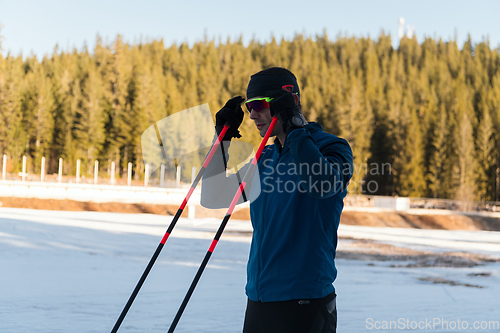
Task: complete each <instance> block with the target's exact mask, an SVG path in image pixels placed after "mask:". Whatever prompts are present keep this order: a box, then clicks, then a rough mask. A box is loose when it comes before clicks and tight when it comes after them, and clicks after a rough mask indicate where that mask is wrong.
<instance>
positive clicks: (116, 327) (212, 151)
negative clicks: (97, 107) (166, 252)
mask: <svg viewBox="0 0 500 333" xmlns="http://www.w3.org/2000/svg"><path fill="white" fill-rule="evenodd" d="M228 128H229V126H228V125H224V127H223V129H222V131H221V133H220V134H219V137H218V138H217V140H216V141H215V143H214V144H213V146H212V148H211V149H210V152H209V154H208V155H207V157H206V159H205V162H204V163H203V165H202V167H201V168H200V171H199V172H198V175H196V178H195V180H194V181H193V183H192V184H191V188H190V189H189V191H188V193H187V195H186V197H185V198H184V200H183V201H182V204H181V205H180V206H179V209H178V210H177V213H176V214H175V216H174V218H173V220H172V222H170V225H169V226H168V229H167V231H166V232H165V235H164V236H163V238H162V240H161V241H160V244H158V247H157V248H156V251H155V253H154V254H153V256H152V257H151V260H149V263H148V265H147V267H146V269H145V270H144V273H142V276H141V278H140V279H139V282H137V285H136V286H135V289H134V291H133V292H132V295H130V298H129V299H128V301H127V304H125V307H124V308H123V310H122V312H121V314H120V317H118V320H117V321H116V323H115V326H114V327H113V329H112V330H111V333H116V332H117V331H118V329H119V328H120V325H121V323H122V321H123V319H124V318H125V316H126V315H127V312H128V310H129V309H130V306H132V303H133V302H134V300H135V297H136V296H137V294H138V293H139V290H140V289H141V287H142V285H143V284H144V281H145V280H146V278H147V276H148V274H149V271H151V268H152V267H153V265H154V263H155V261H156V259H157V258H158V256H159V254H160V252H161V250H162V249H163V246H164V245H165V243H166V242H167V239H168V237H169V236H170V233H171V232H172V230H173V229H174V227H175V224H176V223H177V221H178V220H179V217H180V216H181V214H182V212H183V211H184V208H185V207H186V204H187V202H188V201H189V198H190V197H191V194H193V191H194V189H195V188H196V185H198V183H199V182H200V179H201V177H202V176H203V173H204V172H205V170H206V169H207V166H208V163H210V160H211V159H212V157H213V155H214V153H215V151H216V150H217V148H218V147H219V145H220V143H221V141H222V138H224V135H225V134H226V132H227V130H228ZM159 140H160V139H159ZM160 146H162V143H161V141H160ZM162 148H163V146H162ZM162 152H163V150H162ZM164 157H165V156H164Z"/></svg>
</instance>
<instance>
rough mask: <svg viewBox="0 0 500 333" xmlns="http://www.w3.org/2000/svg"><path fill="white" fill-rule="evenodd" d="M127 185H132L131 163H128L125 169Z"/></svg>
mask: <svg viewBox="0 0 500 333" xmlns="http://www.w3.org/2000/svg"><path fill="white" fill-rule="evenodd" d="M127 185H128V186H130V185H132V162H128V167H127Z"/></svg>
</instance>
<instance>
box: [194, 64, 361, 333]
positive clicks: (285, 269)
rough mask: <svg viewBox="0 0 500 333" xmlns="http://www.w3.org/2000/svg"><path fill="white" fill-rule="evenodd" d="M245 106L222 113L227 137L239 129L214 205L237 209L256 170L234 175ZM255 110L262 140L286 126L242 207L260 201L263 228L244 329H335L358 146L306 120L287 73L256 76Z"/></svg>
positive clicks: (218, 171) (251, 107) (217, 167)
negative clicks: (342, 235)
mask: <svg viewBox="0 0 500 333" xmlns="http://www.w3.org/2000/svg"><path fill="white" fill-rule="evenodd" d="M242 102H243V99H242V98H241V97H239V96H238V97H235V98H233V99H231V100H229V101H228V102H227V103H226V105H225V106H224V107H223V108H222V109H221V110H220V111H219V112H218V113H217V114H216V130H217V132H218V133H220V131H221V130H222V128H223V126H224V125H225V124H229V125H230V126H231V127H230V129H229V130H228V132H227V133H226V135H225V137H224V140H225V142H224V143H223V145H222V148H220V149H219V152H218V155H216V156H215V158H214V159H215V161H213V162H212V163H211V164H210V165H209V167H208V169H207V171H206V173H205V176H204V179H203V186H202V204H203V205H204V206H208V207H213V208H220V207H227V206H228V205H229V203H230V201H231V199H232V197H233V196H234V194H235V193H236V188H237V186H238V183H239V182H240V181H241V178H242V177H243V175H244V174H245V172H246V170H247V168H248V165H247V166H245V167H243V168H242V169H241V170H240V171H239V172H238V173H237V174H236V175H232V176H229V177H226V174H225V166H226V164H227V159H228V158H229V156H228V154H227V149H228V146H229V142H228V140H231V138H233V137H241V136H240V134H239V131H238V127H239V125H240V124H241V122H242V120H243V110H242V108H241V106H240V105H241V103H242ZM245 106H246V108H247V109H248V111H249V112H250V119H252V120H253V121H254V122H255V125H256V127H257V129H258V131H259V132H260V135H261V136H262V137H263V136H264V135H265V133H266V132H267V129H268V128H269V125H270V124H271V121H272V118H273V116H276V117H277V118H278V122H277V123H276V126H275V128H274V130H273V131H272V134H271V136H274V137H276V139H275V142H274V144H273V145H268V146H266V148H265V149H264V150H263V152H262V155H261V157H260V159H259V161H258V176H259V177H255V178H254V180H253V181H252V182H250V183H249V186H250V187H251V189H250V190H249V191H246V193H245V194H246V196H245V198H244V199H241V200H240V202H243V200H246V199H250V215H251V221H252V225H253V237H252V244H251V247H250V256H249V259H248V266H247V285H246V288H245V291H246V294H247V296H248V303H247V309H246V314H245V321H244V327H243V332H244V333H254V332H259V333H262V332H270V333H280V332H283V333H285V332H286V333H293V332H300V333H304V332H311V333H312V332H335V331H336V325H337V310H336V301H335V297H336V294H335V289H334V287H333V281H334V280H335V278H336V275H337V270H336V268H335V263H334V259H335V250H336V247H337V229H338V225H339V220H340V214H341V212H342V208H343V198H344V197H345V195H346V193H347V189H346V188H347V185H348V182H349V179H350V178H351V176H352V151H351V148H350V147H349V144H348V143H347V141H346V140H344V139H340V138H338V137H336V136H334V135H332V134H327V133H325V132H323V130H322V128H321V126H320V125H319V124H317V123H308V122H307V121H306V120H305V118H304V116H303V114H302V112H301V105H300V90H299V86H298V84H297V80H296V78H295V76H294V75H293V74H292V73H291V72H290V71H288V70H287V69H284V68H278V67H273V68H269V69H266V70H263V71H260V72H258V73H256V74H255V75H252V77H251V80H250V82H249V84H248V88H247V101H246V102H245ZM217 156H218V158H217ZM259 185H260V186H259ZM259 187H260V191H255V189H256V188H259ZM215 189H216V190H215ZM256 192H259V193H256ZM227 194H229V196H228V195H227Z"/></svg>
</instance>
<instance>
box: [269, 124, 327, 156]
mask: <svg viewBox="0 0 500 333" xmlns="http://www.w3.org/2000/svg"><path fill="white" fill-rule="evenodd" d="M304 129H305V130H306V131H308V132H309V133H310V134H313V133H316V132H318V131H322V130H323V127H322V126H321V125H320V124H318V123H316V122H308V123H307V124H306V126H304ZM274 149H276V151H277V152H278V153H279V152H280V151H281V152H282V153H283V152H285V151H287V150H288V149H289V147H288V140H285V145H284V146H283V147H281V144H280V141H279V140H278V139H277V138H275V139H274Z"/></svg>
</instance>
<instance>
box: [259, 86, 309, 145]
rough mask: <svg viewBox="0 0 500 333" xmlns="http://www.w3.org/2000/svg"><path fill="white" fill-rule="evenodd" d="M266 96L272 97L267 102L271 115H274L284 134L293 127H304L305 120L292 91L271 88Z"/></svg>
mask: <svg viewBox="0 0 500 333" xmlns="http://www.w3.org/2000/svg"><path fill="white" fill-rule="evenodd" d="M266 97H272V98H274V99H273V100H272V101H270V102H269V107H270V109H271V116H273V117H274V116H275V115H276V117H277V118H278V120H279V121H280V123H281V126H282V127H283V132H284V133H285V134H286V135H288V133H290V132H291V131H293V130H294V129H297V128H303V127H304V125H305V122H304V119H303V117H302V113H301V112H300V110H299V106H298V105H297V103H296V101H295V97H294V95H293V93H291V92H288V91H286V90H284V89H283V90H273V91H268V92H267V93H266Z"/></svg>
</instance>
